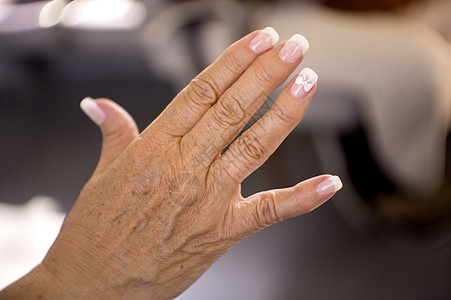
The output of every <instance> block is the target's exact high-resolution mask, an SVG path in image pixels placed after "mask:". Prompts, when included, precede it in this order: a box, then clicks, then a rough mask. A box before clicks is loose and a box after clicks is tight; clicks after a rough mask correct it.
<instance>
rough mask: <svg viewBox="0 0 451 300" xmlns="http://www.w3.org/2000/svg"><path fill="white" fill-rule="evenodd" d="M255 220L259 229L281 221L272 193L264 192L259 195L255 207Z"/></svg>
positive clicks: (274, 196)
mask: <svg viewBox="0 0 451 300" xmlns="http://www.w3.org/2000/svg"><path fill="white" fill-rule="evenodd" d="M255 219H256V220H255V221H256V223H257V225H258V226H259V227H260V228H265V227H268V226H270V225H273V224H276V223H279V222H281V221H282V219H281V218H280V217H279V215H278V213H277V208H276V195H275V194H274V192H266V193H264V194H263V195H261V197H260V198H259V200H258V202H257V205H256V212H255Z"/></svg>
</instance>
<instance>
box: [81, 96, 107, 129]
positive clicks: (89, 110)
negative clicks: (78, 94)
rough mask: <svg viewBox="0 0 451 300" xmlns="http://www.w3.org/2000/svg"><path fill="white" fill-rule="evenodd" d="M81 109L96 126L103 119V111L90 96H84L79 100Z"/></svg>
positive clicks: (100, 123)
mask: <svg viewBox="0 0 451 300" xmlns="http://www.w3.org/2000/svg"><path fill="white" fill-rule="evenodd" d="M80 108H81V110H82V111H83V112H84V113H85V114H86V115H87V116H88V117H89V118H90V119H91V120H92V121H93V122H94V123H96V124H97V125H98V126H100V125H102V123H103V121H105V118H106V116H105V113H104V112H103V110H101V109H100V107H99V106H98V105H97V103H96V102H95V101H94V99H92V98H91V97H86V98H84V99H83V100H82V101H81V102H80Z"/></svg>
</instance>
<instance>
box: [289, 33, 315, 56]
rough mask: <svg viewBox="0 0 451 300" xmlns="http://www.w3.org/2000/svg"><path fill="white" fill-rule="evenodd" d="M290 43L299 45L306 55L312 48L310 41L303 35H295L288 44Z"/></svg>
mask: <svg viewBox="0 0 451 300" xmlns="http://www.w3.org/2000/svg"><path fill="white" fill-rule="evenodd" d="M290 41H291V42H295V43H297V44H299V45H300V46H301V48H302V52H303V53H304V54H305V53H306V52H307V50H308V49H309V48H310V44H309V42H308V40H307V39H306V38H305V37H304V36H303V35H300V34H295V35H293V36H292V37H291V38H290V39H289V40H288V41H287V42H290Z"/></svg>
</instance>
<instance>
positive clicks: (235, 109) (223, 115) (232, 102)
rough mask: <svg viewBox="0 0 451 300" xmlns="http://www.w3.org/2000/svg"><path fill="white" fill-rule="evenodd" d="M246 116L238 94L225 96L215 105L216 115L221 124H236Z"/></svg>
mask: <svg viewBox="0 0 451 300" xmlns="http://www.w3.org/2000/svg"><path fill="white" fill-rule="evenodd" d="M244 116H245V112H244V110H243V108H242V107H241V104H240V100H239V99H238V98H237V96H230V97H224V98H222V99H221V100H220V101H218V103H216V105H215V107H214V117H215V119H216V121H217V122H218V123H219V124H225V125H236V124H238V123H239V122H240V121H241V120H242V119H243V118H244Z"/></svg>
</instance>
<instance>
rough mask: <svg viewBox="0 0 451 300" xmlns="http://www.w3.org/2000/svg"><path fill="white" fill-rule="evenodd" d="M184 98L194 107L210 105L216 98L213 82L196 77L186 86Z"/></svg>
mask: <svg viewBox="0 0 451 300" xmlns="http://www.w3.org/2000/svg"><path fill="white" fill-rule="evenodd" d="M186 96H187V98H188V100H189V101H190V102H192V103H195V104H196V105H200V106H205V105H211V104H213V103H214V102H215V101H216V100H217V97H218V93H217V88H216V84H215V83H214V80H210V79H202V78H199V77H196V78H194V79H193V80H192V81H191V82H190V84H189V85H188V88H187V91H186Z"/></svg>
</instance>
